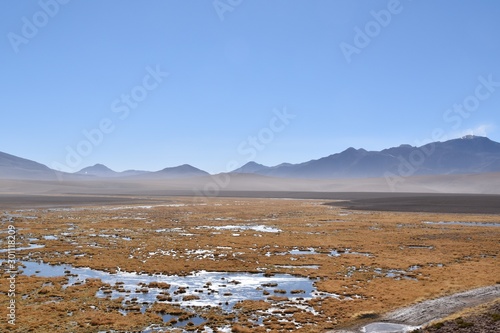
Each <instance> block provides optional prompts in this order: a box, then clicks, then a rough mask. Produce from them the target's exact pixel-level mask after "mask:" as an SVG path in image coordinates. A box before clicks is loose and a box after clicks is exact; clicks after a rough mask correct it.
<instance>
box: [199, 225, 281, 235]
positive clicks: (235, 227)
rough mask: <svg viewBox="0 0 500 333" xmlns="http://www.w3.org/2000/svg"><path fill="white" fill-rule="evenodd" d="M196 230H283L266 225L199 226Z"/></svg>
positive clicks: (274, 231) (273, 231) (275, 231)
mask: <svg viewBox="0 0 500 333" xmlns="http://www.w3.org/2000/svg"><path fill="white" fill-rule="evenodd" d="M196 229H214V230H219V231H220V230H231V231H247V230H253V231H257V232H271V233H277V232H281V229H278V228H274V227H269V226H266V225H224V226H206V225H205V226H199V227H196Z"/></svg>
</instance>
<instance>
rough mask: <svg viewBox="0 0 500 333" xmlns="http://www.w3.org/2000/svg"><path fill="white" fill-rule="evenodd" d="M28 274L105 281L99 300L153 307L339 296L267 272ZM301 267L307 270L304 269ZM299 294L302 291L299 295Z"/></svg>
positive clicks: (34, 265)
mask: <svg viewBox="0 0 500 333" xmlns="http://www.w3.org/2000/svg"><path fill="white" fill-rule="evenodd" d="M21 263H22V265H23V266H24V268H22V271H23V273H22V274H24V275H35V276H42V277H57V276H66V277H67V278H68V282H67V284H66V285H65V286H66V287H67V286H72V285H75V284H81V283H84V282H85V280H86V279H90V278H93V279H100V280H101V281H102V282H103V283H106V284H109V286H110V287H107V288H102V289H101V290H99V291H98V292H97V294H96V297H101V298H104V297H111V298H112V299H116V298H119V297H123V302H124V304H125V303H128V304H130V303H132V304H144V303H147V304H152V303H154V302H157V301H159V300H162V301H160V302H170V303H171V304H175V305H179V306H182V307H204V306H209V307H214V306H219V307H221V308H222V309H223V310H226V311H229V310H231V309H232V307H233V306H234V304H236V303H237V302H239V301H243V300H266V299H267V296H268V295H274V294H276V295H279V296H281V297H286V298H288V299H289V300H291V301H294V300H295V299H297V298H300V299H301V300H307V299H311V298H316V297H338V296H337V295H334V294H326V293H322V292H319V291H317V290H316V287H315V286H314V280H312V279H310V278H306V277H300V276H293V275H290V274H276V275H274V276H265V275H264V274H263V273H240V272H238V273H227V272H207V271H199V272H195V273H192V274H190V275H187V276H177V275H146V274H139V273H129V272H120V271H119V272H117V273H113V274H112V273H107V272H103V271H98V270H93V269H90V268H76V267H73V266H71V265H49V264H45V263H38V262H31V261H22V262H21ZM299 267H301V266H299ZM298 290H300V291H301V292H300V293H298Z"/></svg>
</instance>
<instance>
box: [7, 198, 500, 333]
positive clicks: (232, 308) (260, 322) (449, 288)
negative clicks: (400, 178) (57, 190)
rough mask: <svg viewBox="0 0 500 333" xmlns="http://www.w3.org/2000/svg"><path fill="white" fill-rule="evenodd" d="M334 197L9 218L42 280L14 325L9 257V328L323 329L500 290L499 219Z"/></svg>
mask: <svg viewBox="0 0 500 333" xmlns="http://www.w3.org/2000/svg"><path fill="white" fill-rule="evenodd" d="M329 202H330V201H328V200H312V199H311V200H305V199H293V200H286V199H271V198H267V199H258V198H187V197H186V198H179V197H177V198H168V200H167V199H165V200H163V201H161V200H158V199H156V200H154V201H152V202H151V204H144V203H140V204H137V203H129V204H125V205H119V204H118V203H115V202H111V203H109V204H107V205H106V206H102V205H93V206H79V207H66V208H46V207H45V208H36V209H23V210H4V211H3V212H2V222H1V224H2V230H1V231H2V234H0V235H6V231H7V225H9V224H12V225H14V226H15V227H16V231H17V235H16V236H17V248H18V251H17V253H16V260H17V264H18V269H19V273H21V271H22V270H24V271H25V272H26V274H30V276H28V275H26V274H19V275H18V276H17V279H16V304H17V308H16V311H17V312H16V325H15V326H14V327H13V326H9V324H8V322H7V319H6V318H7V305H8V302H9V297H8V296H7V293H8V284H7V283H3V282H4V281H6V280H7V275H6V273H5V266H6V263H5V262H4V261H2V266H3V268H4V269H2V274H3V276H1V277H0V278H1V281H2V283H1V284H0V286H1V287H0V317H1V318H2V320H1V321H0V331H6V332H9V331H12V332H98V331H113V330H115V331H138V332H141V331H146V332H148V331H149V332H154V331H158V332H161V331H171V330H174V331H175V330H178V331H207V332H210V331H212V330H213V331H214V332H217V331H218V330H220V329H222V331H224V332H231V331H235V332H265V331H266V330H271V331H275V332H279V331H283V332H286V331H298V332H322V331H326V330H329V329H340V328H342V327H347V326H351V325H356V324H359V323H363V322H366V321H367V320H372V321H373V320H375V319H377V318H379V317H380V316H381V315H382V314H384V313H386V312H389V311H392V310H395V309H397V308H400V307H403V306H407V305H410V304H414V303H416V302H420V301H423V300H426V299H431V298H436V297H440V296H444V295H449V294H453V293H457V292H461V291H465V290H469V289H472V288H477V287H483V286H490V285H495V284H496V283H499V282H500V281H499V276H500V266H499V265H498V256H499V252H500V246H499V245H500V244H499V240H500V227H499V222H500V218H499V216H498V215H488V214H464V213H452V214H449V213H440V212H427V213H418V212H383V211H359V210H352V209H346V208H344V207H342V205H341V204H340V205H339V204H338V205H336V206H332V205H325V203H329ZM457 222H458V223H457ZM1 240H2V242H1V243H0V245H1V249H6V248H7V246H6V237H1ZM5 253H6V252H3V253H0V255H4V256H5ZM2 260H3V257H2ZM23 261H24V262H29V263H25V264H24V265H23ZM32 262H43V263H45V264H51V265H62V264H64V265H66V266H65V267H58V266H56V267H53V268H52V269H53V271H51V268H50V266H49V268H47V267H46V266H42V265H40V266H39V267H38V269H37V267H36V266H33V265H34V264H32ZM23 266H24V267H23ZM81 268H89V269H86V270H82V269H81ZM58 270H60V271H58ZM55 272H57V274H56V273H55ZM86 272H87V273H86Z"/></svg>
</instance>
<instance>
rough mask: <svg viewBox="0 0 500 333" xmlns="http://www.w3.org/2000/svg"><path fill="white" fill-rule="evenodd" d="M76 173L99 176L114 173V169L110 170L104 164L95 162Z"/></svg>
mask: <svg viewBox="0 0 500 333" xmlns="http://www.w3.org/2000/svg"><path fill="white" fill-rule="evenodd" d="M76 173H78V174H85V175H94V176H100V175H103V174H115V173H116V171H113V170H111V169H110V168H108V167H107V166H105V165H104V164H100V163H97V164H94V165H92V166H89V167H86V168H83V169H81V170H80V171H78V172H76Z"/></svg>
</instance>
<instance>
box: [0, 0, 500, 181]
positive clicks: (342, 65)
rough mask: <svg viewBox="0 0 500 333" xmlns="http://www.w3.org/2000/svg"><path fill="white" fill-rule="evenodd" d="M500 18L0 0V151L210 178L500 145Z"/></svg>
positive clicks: (155, 0)
mask: <svg viewBox="0 0 500 333" xmlns="http://www.w3.org/2000/svg"><path fill="white" fill-rule="evenodd" d="M499 17H500V1H497V0H482V1H478V0H464V1H454V0H443V1H431V0H413V1H410V0H401V1H396V0H391V1H387V0H383V1H378V0H377V1H375V0H372V1H361V0H311V1H298V0H286V1H285V0H275V1H269V0H216V1H212V0H207V1H194V0H191V1H189V0H177V1H173V0H172V1H168V0H149V1H130V0H107V1H99V0H85V1H83V0H72V1H68V0H64V1H63V0H40V1H27V0H24V1H6V0H4V1H0V33H1V35H2V38H1V41H0V69H1V70H0V96H1V104H0V110H1V111H0V112H1V128H0V151H3V152H6V153H10V154H14V155H17V156H21V157H25V158H29V159H32V160H36V161H38V162H41V163H44V164H46V165H48V166H52V167H55V168H59V169H62V170H64V171H76V170H79V169H81V168H83V167H86V166H89V165H93V164H95V163H103V164H106V165H107V166H109V167H110V168H112V169H114V170H117V171H122V170H126V169H141V170H151V171H155V170H159V169H162V168H165V167H168V166H176V165H180V164H184V163H188V164H191V165H193V166H196V167H198V168H201V169H204V170H206V171H209V172H212V173H215V172H222V171H228V170H227V168H228V163H229V162H236V164H239V165H242V164H244V163H246V162H248V161H249V160H250V159H253V160H255V161H256V162H259V163H262V164H266V165H276V164H279V163H281V162H291V163H297V162H303V161H307V160H310V159H316V158H320V157H324V156H327V155H330V154H333V153H337V152H340V151H342V150H344V149H346V148H348V147H351V146H352V147H355V148H365V149H368V150H380V149H383V148H386V147H391V146H397V145H399V144H402V143H408V144H412V145H417V144H421V143H423V142H428V141H431V140H433V139H438V140H440V141H443V140H444V139H446V138H454V137H458V136H461V135H463V134H467V133H471V132H473V133H474V134H477V135H487V136H488V137H490V138H491V139H493V140H495V141H500V129H499V128H498V126H500V61H499V59H500V37H499V36H500V20H499ZM167 73H168V74H167ZM278 115H279V116H278ZM85 131H87V132H86V133H87V134H85ZM231 166H234V164H233V165H230V167H231Z"/></svg>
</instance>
